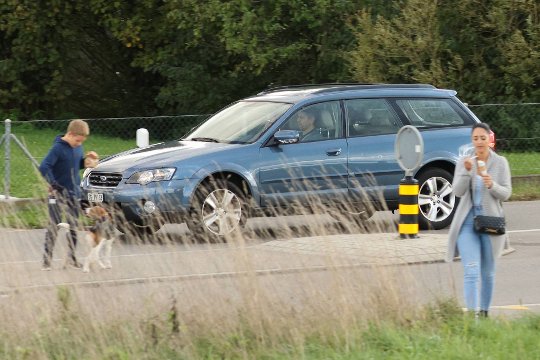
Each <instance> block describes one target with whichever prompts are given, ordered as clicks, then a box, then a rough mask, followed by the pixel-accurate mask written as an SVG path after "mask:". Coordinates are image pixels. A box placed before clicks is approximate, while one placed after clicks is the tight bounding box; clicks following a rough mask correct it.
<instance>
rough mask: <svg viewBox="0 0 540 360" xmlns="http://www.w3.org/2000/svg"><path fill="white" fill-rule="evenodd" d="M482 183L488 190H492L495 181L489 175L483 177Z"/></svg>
mask: <svg viewBox="0 0 540 360" xmlns="http://www.w3.org/2000/svg"><path fill="white" fill-rule="evenodd" d="M482 181H483V182H484V185H485V186H486V187H487V188H488V189H491V187H492V186H493V180H492V179H491V175H489V174H487V173H486V175H482Z"/></svg>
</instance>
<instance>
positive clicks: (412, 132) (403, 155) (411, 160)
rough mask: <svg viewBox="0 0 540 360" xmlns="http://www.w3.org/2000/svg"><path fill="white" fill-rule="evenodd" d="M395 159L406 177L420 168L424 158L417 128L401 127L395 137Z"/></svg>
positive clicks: (422, 145) (420, 135)
mask: <svg viewBox="0 0 540 360" xmlns="http://www.w3.org/2000/svg"><path fill="white" fill-rule="evenodd" d="M394 149H395V153H396V159H397V162H398V164H399V166H401V168H402V169H403V170H405V174H406V175H410V173H412V171H413V170H414V169H416V168H417V167H418V166H420V163H422V159H423V158H424V140H423V139H422V134H420V131H418V129H417V128H415V127H414V126H411V125H406V126H404V127H402V128H401V129H400V130H399V131H398V133H397V136H396V143H395V147H394Z"/></svg>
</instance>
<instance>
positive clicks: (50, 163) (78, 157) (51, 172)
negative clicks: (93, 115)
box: [39, 120, 98, 270]
mask: <svg viewBox="0 0 540 360" xmlns="http://www.w3.org/2000/svg"><path fill="white" fill-rule="evenodd" d="M89 134H90V129H89V127H88V123H86V122H85V121H83V120H72V121H71V122H70V123H69V125H68V128H67V131H66V133H65V134H64V135H63V136H62V135H58V136H57V137H56V138H55V139H54V142H53V145H52V147H51V149H50V150H49V152H48V153H47V155H46V156H45V158H44V159H43V161H42V162H41V165H40V166H39V171H40V172H41V175H43V177H44V178H45V180H46V181H47V182H48V184H49V199H48V210H49V226H48V228H47V232H46V234H45V246H44V247H45V252H44V254H43V268H42V269H43V270H50V269H51V260H52V253H53V248H54V243H55V242H56V237H57V235H58V227H57V225H58V224H59V223H60V222H62V217H63V216H65V218H66V222H67V223H68V224H69V225H70V231H69V235H68V236H67V238H68V247H69V253H68V259H67V264H68V265H70V266H72V267H74V268H80V267H81V264H80V263H79V262H78V261H77V258H76V256H75V247H76V245H77V225H78V217H79V207H80V195H81V189H80V182H81V177H80V174H79V172H80V170H81V169H83V168H84V167H85V156H84V150H83V146H82V144H83V142H84V141H85V140H86V138H87V137H88V135H89ZM97 159H98V155H97V154H96V152H94V151H90V152H88V153H87V154H86V163H87V164H89V163H95V162H96V161H97Z"/></svg>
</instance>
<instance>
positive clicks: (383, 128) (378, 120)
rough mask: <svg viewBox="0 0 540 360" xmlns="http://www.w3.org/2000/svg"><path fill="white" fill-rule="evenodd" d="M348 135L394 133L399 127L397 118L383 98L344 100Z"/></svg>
mask: <svg viewBox="0 0 540 360" xmlns="http://www.w3.org/2000/svg"><path fill="white" fill-rule="evenodd" d="M345 109H346V112H347V129H348V131H349V136H351V137H354V136H368V135H379V134H394V133H397V131H398V130H399V129H400V127H401V123H400V121H399V118H398V117H397V115H396V114H395V113H394V111H393V110H392V108H391V106H390V104H389V103H388V102H387V101H386V100H384V99H354V100H346V101H345Z"/></svg>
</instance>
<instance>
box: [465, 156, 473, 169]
mask: <svg viewBox="0 0 540 360" xmlns="http://www.w3.org/2000/svg"><path fill="white" fill-rule="evenodd" d="M472 165H473V163H472V159H471V158H469V157H468V158H465V160H463V166H465V170H467V171H471V169H472Z"/></svg>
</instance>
